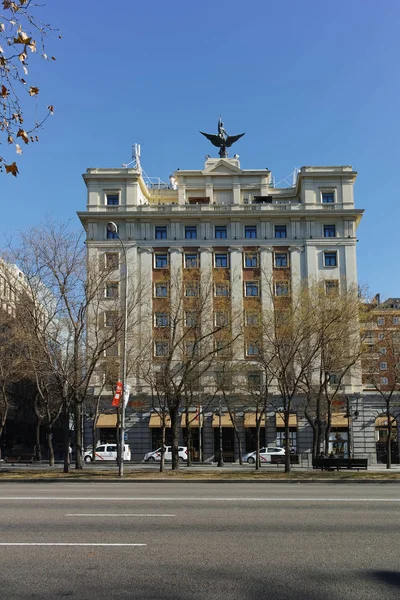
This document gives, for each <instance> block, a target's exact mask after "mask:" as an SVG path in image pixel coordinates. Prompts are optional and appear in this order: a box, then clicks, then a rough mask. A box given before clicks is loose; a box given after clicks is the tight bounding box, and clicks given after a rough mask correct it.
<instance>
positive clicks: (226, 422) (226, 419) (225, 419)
mask: <svg viewBox="0 0 400 600" xmlns="http://www.w3.org/2000/svg"><path fill="white" fill-rule="evenodd" d="M219 421H220V417H219V415H213V420H212V426H213V427H219ZM221 427H233V423H232V421H231V418H230V416H229V413H228V414H225V415H222V417H221Z"/></svg>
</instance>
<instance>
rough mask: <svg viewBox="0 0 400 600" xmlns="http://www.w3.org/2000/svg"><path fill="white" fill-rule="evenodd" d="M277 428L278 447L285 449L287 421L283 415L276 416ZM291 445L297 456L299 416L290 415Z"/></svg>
mask: <svg viewBox="0 0 400 600" xmlns="http://www.w3.org/2000/svg"><path fill="white" fill-rule="evenodd" d="M275 426H276V445H277V446H279V447H280V448H284V447H285V421H284V419H283V415H282V414H281V413H277V414H276V415H275ZM289 445H290V448H291V449H293V452H294V454H297V415H296V414H290V415H289Z"/></svg>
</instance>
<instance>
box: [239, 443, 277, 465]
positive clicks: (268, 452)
mask: <svg viewBox="0 0 400 600" xmlns="http://www.w3.org/2000/svg"><path fill="white" fill-rule="evenodd" d="M276 454H278V455H283V456H285V448H280V447H279V446H268V448H260V463H263V462H267V463H270V462H271V456H273V455H276ZM243 461H244V462H248V463H249V465H254V463H255V462H256V452H249V453H248V454H245V455H244V457H243Z"/></svg>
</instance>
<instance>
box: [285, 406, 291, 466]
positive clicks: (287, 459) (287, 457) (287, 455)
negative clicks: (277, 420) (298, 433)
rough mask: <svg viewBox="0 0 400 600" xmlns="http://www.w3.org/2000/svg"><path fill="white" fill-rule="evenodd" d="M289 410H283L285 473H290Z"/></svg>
mask: <svg viewBox="0 0 400 600" xmlns="http://www.w3.org/2000/svg"><path fill="white" fill-rule="evenodd" d="M289 416H290V413H289V410H285V413H284V417H285V473H290V438H289V435H290V430H289Z"/></svg>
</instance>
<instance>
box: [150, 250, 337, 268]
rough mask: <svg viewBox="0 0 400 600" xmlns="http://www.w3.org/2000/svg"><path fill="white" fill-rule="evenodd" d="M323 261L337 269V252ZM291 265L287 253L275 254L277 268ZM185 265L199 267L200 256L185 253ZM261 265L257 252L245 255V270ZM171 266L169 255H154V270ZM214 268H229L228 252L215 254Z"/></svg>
mask: <svg viewBox="0 0 400 600" xmlns="http://www.w3.org/2000/svg"><path fill="white" fill-rule="evenodd" d="M323 256H324V258H323V260H324V266H325V267H336V266H337V252H336V250H329V251H325V252H324V253H323ZM288 264H289V260H288V254H287V252H275V254H274V265H275V267H276V268H284V267H287V266H288ZM184 265H185V268H186V269H190V268H194V267H198V266H199V257H198V254H195V253H193V254H190V253H185V256H184ZM258 265H259V256H258V254H257V253H255V252H245V253H244V267H245V268H256V267H258ZM168 266H169V257H168V253H167V252H164V253H159V252H156V253H155V254H154V268H155V269H167V268H168ZM214 267H215V268H216V269H219V268H222V269H227V268H229V254H228V252H215V253H214Z"/></svg>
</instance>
